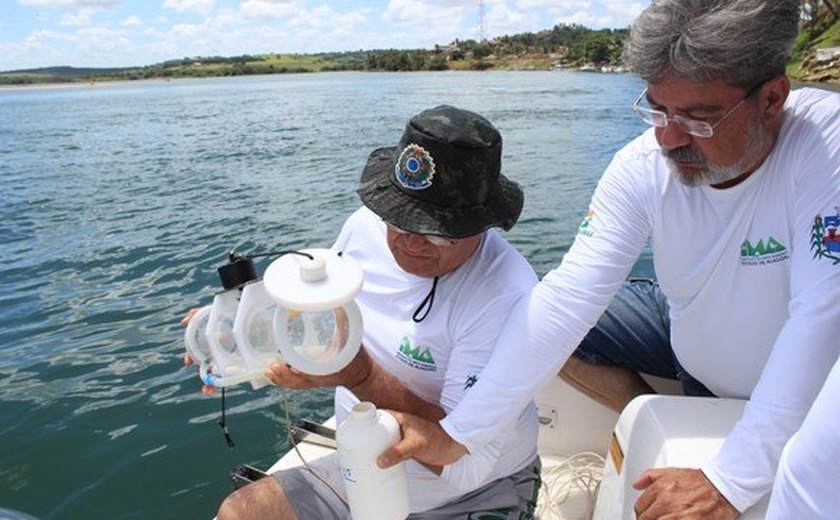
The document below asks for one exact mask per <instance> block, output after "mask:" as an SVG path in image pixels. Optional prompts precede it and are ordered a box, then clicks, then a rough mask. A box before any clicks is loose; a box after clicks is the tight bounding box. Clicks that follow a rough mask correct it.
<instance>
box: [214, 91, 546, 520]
mask: <svg viewBox="0 0 840 520" xmlns="http://www.w3.org/2000/svg"><path fill="white" fill-rule="evenodd" d="M501 155H502V139H501V136H500V135H499V132H498V131H497V130H496V128H495V127H494V126H493V125H492V124H491V123H490V122H489V121H487V120H486V119H485V118H483V117H481V116H479V115H477V114H475V113H472V112H468V111H466V110H460V109H457V108H453V107H450V106H439V107H436V108H433V109H431V110H426V111H424V112H422V113H420V114H418V115H417V116H415V117H413V118H412V119H411V121H409V123H408V125H407V126H406V128H405V132H404V133H403V136H402V139H401V140H400V142H399V144H398V146H396V147H390V148H381V149H378V150H375V151H374V152H373V153H372V154H371V155H370V157H369V159H368V162H367V164H366V166H365V168H364V171H363V173H362V178H361V183H360V186H359V189H358V193H359V195H360V197H361V199H362V202H363V203H364V205H365V207H363V208H361V209H359V210H357V211H356V212H355V213H354V214H353V215H351V216H350V218H348V219H347V221H346V222H345V224H344V227H343V229H342V230H341V233H340V235H339V237H338V239H337V241H336V243H335V244H334V246H333V247H334V248H335V249H337V250H339V251H342V252H343V254H346V255H350V256H352V257H353V258H354V259H356V260H357V261H359V262H360V263H361V265H362V268H363V269H364V272H365V280H364V285H363V287H362V291H361V293H360V295H359V296H358V297H357V302H358V304H359V307H360V309H361V311H362V316H363V319H364V323H365V331H364V337H363V345H364V348H363V349H362V351H361V352H360V355H359V356H357V358H356V359H355V360H354V362H353V363H351V365H350V366H349V367H348V368H346V369H344V370H342V371H341V372H339V373H338V374H335V375H330V376H310V375H307V374H302V373H300V372H297V371H295V370H293V369H291V368H289V367H287V366H285V365H282V364H275V365H273V366H272V367H271V368H270V370H269V372H268V374H267V375H268V377H269V378H270V379H271V380H272V381H273V382H274V383H275V384H277V385H278V386H284V387H288V388H296V389H300V388H313V387H322V386H336V387H338V388H337V389H336V396H335V403H336V419H337V421H338V422H339V423H340V422H341V420H343V419H344V417H346V416H347V414H348V412H349V410H350V409H351V408H352V406H353V405H354V404H355V403H357V402H359V401H360V400H363V401H371V402H373V403H374V404H376V406H377V407H378V408H384V409H390V410H396V411H402V412H409V413H412V414H415V415H419V416H421V417H425V418H427V419H429V420H432V421H437V420H440V419H442V418H443V417H444V416H445V415H446V413H448V412H449V411H450V410H451V409H452V408H453V407H454V406H455V405H456V404H457V403H458V402H459V401H460V400H461V399H462V398H463V397H464V395H465V394H466V393H468V392H469V391H470V389H471V387H472V385H473V384H474V383H475V381H476V380H477V376H478V374H479V372H480V371H481V369H482V367H483V366H484V365H485V364H486V362H487V360H488V359H489V358H490V355H491V353H492V349H493V345H494V344H495V342H496V339H497V337H498V336H499V334H500V331H501V328H502V327H503V326H504V323H505V319H506V317H507V313H508V312H509V309H510V308H511V307H512V306H513V304H514V303H515V302H516V301H518V300H519V299H520V298H522V297H523V296H525V295H527V294H528V293H529V292H530V290H531V288H532V287H533V286H534V284H535V283H536V281H537V278H536V275H535V274H534V272H533V270H532V269H531V267H530V266H529V265H528V263H527V261H526V260H525V259H524V258H523V257H522V256H521V255H520V254H519V253H518V252H517V251H516V250H515V249H514V248H513V247H512V246H511V245H510V244H508V243H507V242H506V241H505V240H504V239H503V238H502V237H501V235H500V234H499V233H498V232H496V231H495V230H493V229H491V228H493V227H501V228H503V229H505V230H508V229H510V228H511V227H512V226H513V225H514V223H515V222H516V220H517V218H518V217H519V213H520V211H521V209H522V202H523V195H522V190H521V188H520V187H519V185H518V184H516V183H514V182H512V181H510V180H508V179H507V178H505V177H504V176H503V175H502V174H501ZM536 440H537V418H536V410H535V408H534V405H533V403H531V404H530V405H529V406H527V407H526V408H525V410H524V411H523V412H522V414H521V415H520V416H519V417H518V418H517V419H516V420H515V421H513V422H512V423H511V424H510V425H509V427H507V428H505V431H504V432H503V433H502V434H500V435H498V436H497V437H496V438H495V439H494V441H493V442H491V443H490V444H488V445H487V446H486V447H485V448H484V449H482V450H477V451H476V452H475V453H472V454H471V455H469V456H467V457H463V458H462V459H461V460H460V461H458V463H456V464H452V465H450V466H447V467H446V468H445V469H444V468H441V467H424V466H422V465H420V464H419V463H416V462H414V461H408V462H407V472H408V478H409V486H408V487H409V493H410V509H411V512H412V514H411V515H410V516H409V518H411V519H424V518H464V519H466V518H468V517H471V518H474V517H477V516H481V515H482V514H486V513H489V512H492V514H494V516H493V517H494V518H502V517H504V518H508V517H511V518H512V517H515V518H532V517H533V516H532V515H533V511H534V507H535V504H536V497H537V492H538V490H539V486H540V476H539V475H540V463H539V458H538V457H537V453H536ZM310 465H311V466H313V467H314V468H315V470H316V471H318V472H319V473H320V474H321V475H322V476H324V477H325V478H326V479H327V480H328V481H330V482H331V484H332V485H333V487H335V488H336V489H337V490H338V492H339V493H340V494H342V495H343V492H344V487H343V483H342V480H341V475H340V468H339V466H338V461H337V457H336V456H334V455H331V456H328V457H325V458H322V459H318V460H316V461H313V462H312V463H311V464H310ZM218 518H219V519H220V520H226V519H231V518H236V519H243V518H260V519H264V518H300V519H309V518H318V519H332V518H335V519H348V518H350V513H349V509H348V506H347V504H346V503H345V502H344V499H343V497H339V496H338V493H335V492H333V491H331V490H330V489H329V488H328V487H327V486H326V485H325V484H324V483H323V482H321V481H320V480H318V479H317V477H315V476H313V475H312V474H310V472H309V471H307V470H306V469H304V468H296V469H293V470H287V471H282V472H279V473H276V474H275V475H274V478H266V479H262V480H259V481H257V482H255V483H253V484H250V485H248V486H246V487H244V488H242V489H240V490H238V491H237V492H235V493H233V494H232V495H231V496H230V497H228V498H227V499H226V500H225V501H224V502H223V504H222V506H221V508H220V509H219V515H218Z"/></svg>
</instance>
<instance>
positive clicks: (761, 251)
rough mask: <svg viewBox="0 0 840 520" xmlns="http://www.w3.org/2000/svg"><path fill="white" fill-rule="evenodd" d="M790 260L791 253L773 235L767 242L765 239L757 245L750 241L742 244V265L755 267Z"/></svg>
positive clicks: (747, 240)
mask: <svg viewBox="0 0 840 520" xmlns="http://www.w3.org/2000/svg"><path fill="white" fill-rule="evenodd" d="M789 258H790V252H789V251H788V249H787V247H785V246H784V244H782V243H781V242H779V241H778V240H776V239H775V238H773V236H772V235H771V236H770V237H769V238H768V239H767V241H766V242H765V241H764V240H763V239H761V240H759V241H758V242H756V243H755V244H753V243H752V242H750V240H749V239H746V240H744V243H743V244H741V265H748V266H755V265H767V264H775V263H778V262H784V261H785V260H788V259H789Z"/></svg>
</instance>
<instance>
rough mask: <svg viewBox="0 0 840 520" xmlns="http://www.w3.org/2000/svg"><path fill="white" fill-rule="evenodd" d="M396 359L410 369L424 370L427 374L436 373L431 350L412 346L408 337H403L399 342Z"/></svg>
mask: <svg viewBox="0 0 840 520" xmlns="http://www.w3.org/2000/svg"><path fill="white" fill-rule="evenodd" d="M397 359H399V360H400V361H402V362H403V363H405V364H406V366H409V367H411V368H416V369H419V370H425V371H427V372H436V371H437V365H436V364H435V360H434V358H433V357H432V350H431V349H430V348H429V347H426V348H423V347H420V346H417V347H414V346H412V345H411V340H410V339H408V336H406V337H404V338H403V339H402V341H401V342H400V347H399V350H397Z"/></svg>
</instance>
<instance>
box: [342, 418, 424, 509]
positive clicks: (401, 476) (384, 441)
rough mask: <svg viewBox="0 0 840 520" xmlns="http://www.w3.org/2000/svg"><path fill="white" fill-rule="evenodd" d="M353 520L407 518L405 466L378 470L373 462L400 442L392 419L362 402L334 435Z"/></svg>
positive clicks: (395, 424) (395, 421)
mask: <svg viewBox="0 0 840 520" xmlns="http://www.w3.org/2000/svg"><path fill="white" fill-rule="evenodd" d="M335 439H336V443H337V444H338V460H339V462H340V463H341V472H342V475H343V478H344V487H345V489H346V490H347V500H348V502H349V503H350V515H351V516H352V517H353V520H403V519H404V518H405V517H407V516H408V514H409V505H408V480H407V478H406V474H405V464H404V463H402V462H401V463H399V464H397V465H396V466H392V467H390V468H388V469H380V468H379V466H377V465H376V458H377V457H378V456H379V455H380V454H381V453H382V452H383V451H385V450H386V449H387V448H388V447H390V446H392V445H393V444H395V443H396V442H397V441H399V440H400V427H399V424H398V423H397V420H396V419H394V416H392V415H391V414H389V413H388V412H384V411H381V410H377V409H376V406H375V405H374V404H373V403H369V402H362V403H359V404H357V405H355V406H354V407H353V409H352V410H351V411H350V415H349V416H348V417H347V419H345V420H344V421H343V422H342V423H341V424H340V425H339V426H338V429H337V431H336V434H335Z"/></svg>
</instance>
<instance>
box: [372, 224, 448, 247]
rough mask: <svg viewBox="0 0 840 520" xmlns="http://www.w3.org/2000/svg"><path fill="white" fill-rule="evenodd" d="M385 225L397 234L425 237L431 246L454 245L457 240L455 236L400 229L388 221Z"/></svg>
mask: <svg viewBox="0 0 840 520" xmlns="http://www.w3.org/2000/svg"><path fill="white" fill-rule="evenodd" d="M385 226H387V227H388V229H390V230H391V231H393V232H394V233H397V234H399V235H416V236H419V237H423V238H425V239H426V242H428V243H430V244H432V245H433V246H438V247H449V246H454V245H455V244H456V243H457V242H458V239H457V238H445V237H440V236H437V235H423V234H420V233H412V232H411V231H405V230H403V229H400V228H398V227H397V226H395V225H393V224H391V223H390V222H386V223H385Z"/></svg>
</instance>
